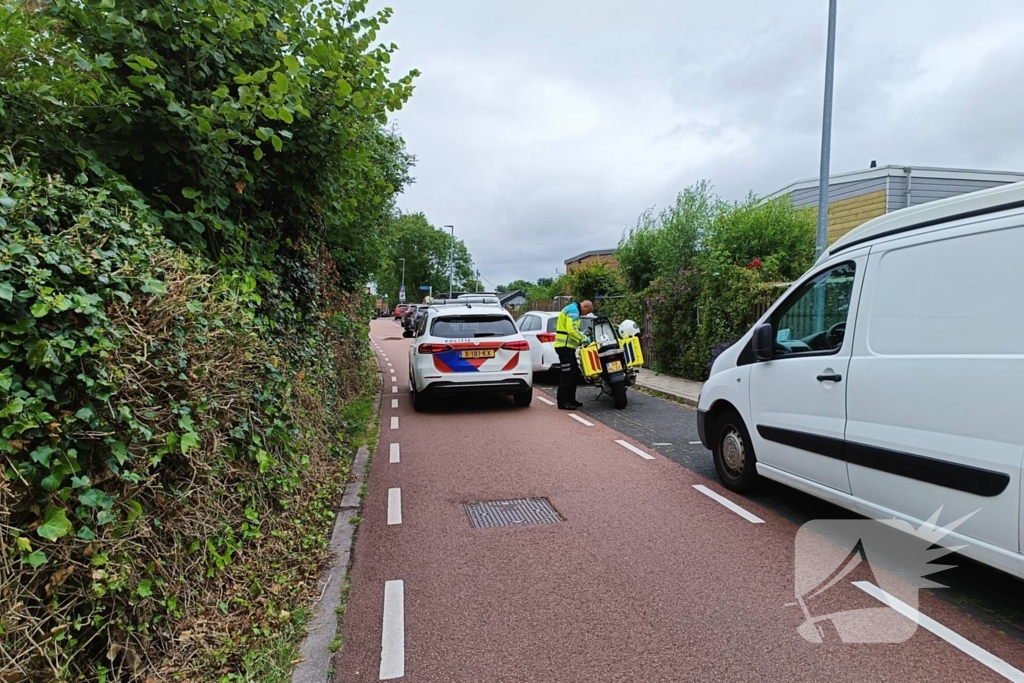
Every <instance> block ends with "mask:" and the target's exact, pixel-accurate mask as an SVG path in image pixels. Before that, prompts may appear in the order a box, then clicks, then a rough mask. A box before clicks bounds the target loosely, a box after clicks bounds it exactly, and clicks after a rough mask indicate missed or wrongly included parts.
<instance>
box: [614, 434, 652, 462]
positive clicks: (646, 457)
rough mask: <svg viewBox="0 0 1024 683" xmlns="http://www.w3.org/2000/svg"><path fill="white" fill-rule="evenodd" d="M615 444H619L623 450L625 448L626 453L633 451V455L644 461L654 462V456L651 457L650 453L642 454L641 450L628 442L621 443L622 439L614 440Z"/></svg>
mask: <svg viewBox="0 0 1024 683" xmlns="http://www.w3.org/2000/svg"><path fill="white" fill-rule="evenodd" d="M615 443H617V444H619V445H620V446H622V447H623V448H625V449H626V450H628V451H633V452H634V453H636V454H637V455H639V456H640V457H641V458H643V459H644V460H654V456H653V455H651V454H650V453H644V452H643V451H642V450H640V449H639V448H637V447H636V446H634V445H633V444H631V443H629V442H628V441H623V440H622V439H616V440H615Z"/></svg>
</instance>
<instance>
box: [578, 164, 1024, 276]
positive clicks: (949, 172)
mask: <svg viewBox="0 0 1024 683" xmlns="http://www.w3.org/2000/svg"><path fill="white" fill-rule="evenodd" d="M873 163H874V162H872V164H873ZM1022 181H1024V173H1017V172H1003V171H974V170H967V169H957V168H934V167H928V166H872V167H871V168H869V169H867V170H864V171H852V172H850V173H837V174H836V175H833V176H832V177H831V178H830V179H829V188H828V194H829V204H828V242H829V244H831V243H832V242H835V241H836V240H837V239H839V238H840V237H842V236H843V235H845V234H846V233H848V232H849V231H850V230H853V229H854V228H855V227H857V226H858V225H860V224H861V223H864V222H866V221H869V220H871V219H872V218H875V217H877V216H881V215H883V214H886V213H889V212H891V211H896V210H898V209H903V208H906V207H908V206H917V205H918V204H924V203H926V202H932V201H935V200H937V199H945V198H946V197H954V196H956V195H961V194H966V193H968V192H976V191H977V190H984V189H986V188H989V187H996V186H998V185H1005V184H1007V183H1019V182H1022ZM784 195H789V197H790V198H791V199H792V200H793V203H794V204H796V205H797V206H811V207H817V205H818V179H817V178H814V179H812V180H802V181H800V182H796V183H793V184H791V185H788V186H786V187H784V188H782V189H781V190H779V191H778V192H775V193H773V194H771V195H769V197H768V198H769V199H773V198H775V197H781V196H784ZM566 263H567V264H568V262H566Z"/></svg>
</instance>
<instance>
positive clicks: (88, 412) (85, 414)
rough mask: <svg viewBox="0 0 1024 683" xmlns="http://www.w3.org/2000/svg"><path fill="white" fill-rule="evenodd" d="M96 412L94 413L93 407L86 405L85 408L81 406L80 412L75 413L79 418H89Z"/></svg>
mask: <svg viewBox="0 0 1024 683" xmlns="http://www.w3.org/2000/svg"><path fill="white" fill-rule="evenodd" d="M95 414H96V413H94V412H93V411H92V408H90V407H88V406H85V407H84V408H79V409H78V412H77V413H75V417H77V418H78V419H79V420H88V419H89V418H91V417H93V416H94V415H95Z"/></svg>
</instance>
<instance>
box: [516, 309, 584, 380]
mask: <svg viewBox="0 0 1024 683" xmlns="http://www.w3.org/2000/svg"><path fill="white" fill-rule="evenodd" d="M594 317H596V316H594V314H593V313H591V314H589V315H585V316H583V317H582V318H580V331H581V332H583V334H589V332H590V324H591V322H592V321H593V319H594ZM517 325H518V327H519V331H520V332H521V333H522V335H523V337H525V338H526V341H527V342H529V344H530V359H531V361H532V362H533V372H534V373H540V372H558V371H559V370H560V367H561V366H560V364H559V362H558V354H557V353H556V352H555V328H556V326H557V325H558V311H554V312H550V311H528V312H526V313H523V314H522V315H521V316H519V320H518V321H517Z"/></svg>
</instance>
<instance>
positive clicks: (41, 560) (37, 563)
mask: <svg viewBox="0 0 1024 683" xmlns="http://www.w3.org/2000/svg"><path fill="white" fill-rule="evenodd" d="M25 561H26V562H28V564H29V566H31V567H33V568H35V567H41V566H43V565H44V564H46V553H44V552H43V551H42V550H37V551H35V552H34V553H32V554H31V555H29V556H28V557H26V558H25Z"/></svg>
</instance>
